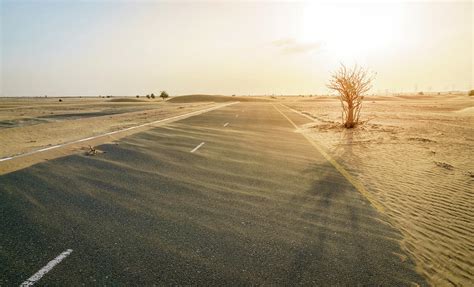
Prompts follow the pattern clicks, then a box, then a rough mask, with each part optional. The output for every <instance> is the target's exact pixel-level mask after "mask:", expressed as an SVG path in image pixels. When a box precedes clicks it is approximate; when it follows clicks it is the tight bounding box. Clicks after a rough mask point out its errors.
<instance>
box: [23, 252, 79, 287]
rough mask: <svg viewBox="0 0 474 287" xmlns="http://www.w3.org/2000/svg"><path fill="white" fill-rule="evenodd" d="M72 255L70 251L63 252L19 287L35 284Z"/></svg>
mask: <svg viewBox="0 0 474 287" xmlns="http://www.w3.org/2000/svg"><path fill="white" fill-rule="evenodd" d="M71 253H72V249H68V250H66V251H64V252H63V253H61V254H59V255H58V256H57V257H56V258H54V259H53V260H51V261H49V262H48V264H46V266H44V267H43V268H41V269H40V270H39V271H38V272H36V273H35V274H33V276H31V277H30V278H28V279H26V281H25V282H23V283H21V285H20V287H26V286H32V285H33V284H35V283H36V282H37V281H38V280H40V279H41V278H42V277H43V276H44V275H46V273H48V272H49V271H51V269H53V268H54V266H56V265H58V264H59V263H61V261H63V260H64V259H65V258H66V257H68V256H69V255H70V254H71Z"/></svg>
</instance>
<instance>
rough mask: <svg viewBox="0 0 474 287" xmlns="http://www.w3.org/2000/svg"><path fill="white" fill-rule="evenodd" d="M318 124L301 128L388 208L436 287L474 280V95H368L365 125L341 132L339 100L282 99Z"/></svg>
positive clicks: (407, 245) (405, 242)
mask: <svg viewBox="0 0 474 287" xmlns="http://www.w3.org/2000/svg"><path fill="white" fill-rule="evenodd" d="M281 102H282V103H283V104H284V105H286V106H288V107H290V108H293V109H295V110H297V111H299V112H301V113H303V114H305V115H307V116H308V117H311V118H312V119H313V120H314V123H312V124H308V125H306V126H304V127H302V128H301V132H303V133H306V134H308V135H310V136H311V137H312V138H314V139H315V140H317V141H318V142H320V143H321V144H322V145H323V146H325V147H326V148H327V150H328V151H329V152H330V154H331V155H333V156H334V157H335V158H336V159H337V160H338V161H339V162H340V163H342V164H343V165H344V166H345V167H346V168H347V169H348V170H349V171H350V172H351V173H352V174H353V175H355V176H356V177H357V178H358V179H359V180H360V181H361V182H362V183H363V184H364V185H365V187H366V188H367V190H368V191H369V192H370V194H371V196H372V199H374V200H375V201H376V202H377V203H378V204H380V205H381V206H383V208H384V210H385V213H386V214H387V215H388V216H389V218H390V219H391V223H392V225H393V226H395V227H396V228H397V229H399V230H400V231H401V232H402V234H403V236H404V239H403V240H402V242H401V243H402V246H403V248H404V249H405V250H406V251H407V252H408V253H409V254H410V255H412V256H413V258H414V259H415V261H416V263H417V268H418V270H419V272H420V273H422V274H423V275H424V276H425V277H426V278H428V280H429V282H430V283H431V284H432V285H434V286H447V285H456V286H469V285H470V284H472V282H474V269H473V263H474V262H473V249H472V248H473V246H474V237H473V233H472V231H473V230H474V208H473V207H474V192H473V190H474V188H473V184H474V162H473V160H472V159H473V158H474V97H469V96H467V95H466V94H440V95H438V94H433V95H400V96H367V97H366V99H365V102H364V106H363V108H362V118H361V119H362V121H365V123H363V124H362V125H361V126H359V127H357V128H355V129H352V130H347V129H344V128H342V127H341V124H340V122H341V119H340V117H341V115H340V103H339V101H338V100H337V98H334V97H324V96H319V97H318V96H316V97H297V98H290V97H286V98H284V100H282V101H281Z"/></svg>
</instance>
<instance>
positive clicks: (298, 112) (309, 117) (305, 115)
mask: <svg viewBox="0 0 474 287" xmlns="http://www.w3.org/2000/svg"><path fill="white" fill-rule="evenodd" d="M280 105H281V106H282V107H285V108H287V109H290V110H292V111H293V112H295V113H297V114H300V115H302V116H303V117H305V118H307V119H310V120H311V121H313V122H314V121H315V119H314V118H312V117H311V116H309V115H307V114H304V113H302V112H300V111H297V110H295V109H293V108H290V107H289V106H287V105H284V104H280Z"/></svg>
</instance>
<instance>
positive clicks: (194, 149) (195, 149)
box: [191, 142, 204, 152]
mask: <svg viewBox="0 0 474 287" xmlns="http://www.w3.org/2000/svg"><path fill="white" fill-rule="evenodd" d="M203 145H204V142H202V143H200V144H199V145H198V146H197V147H195V148H193V150H192V151H191V152H195V151H197V150H198V149H199V148H200V147H202V146H203Z"/></svg>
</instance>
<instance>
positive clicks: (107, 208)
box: [0, 103, 426, 286]
mask: <svg viewBox="0 0 474 287" xmlns="http://www.w3.org/2000/svg"><path fill="white" fill-rule="evenodd" d="M278 109H279V110H280V111H281V112H280V111H279V110H278ZM282 113H283V114H282ZM284 115H286V117H285V116H284ZM290 121H292V122H293V123H294V124H295V125H297V126H298V125H301V124H305V123H307V122H308V121H309V120H308V119H306V118H304V117H303V116H301V115H298V114H296V113H294V112H292V111H291V110H288V109H286V108H284V107H282V106H279V105H276V106H275V105H273V104H271V103H238V104H235V105H231V106H226V107H223V108H221V109H218V110H213V111H210V112H207V113H205V114H201V115H197V116H194V117H190V118H187V119H184V120H180V121H177V122H173V123H169V124H166V125H164V126H162V127H157V128H153V129H150V130H148V131H144V132H141V133H137V134H134V135H132V136H129V137H126V138H123V139H121V140H120V141H119V142H118V143H112V144H106V145H102V146H100V147H99V149H101V150H103V151H105V152H106V153H103V154H99V155H97V156H94V157H88V156H85V155H72V156H67V157H63V158H59V159H55V160H51V161H48V162H44V163H40V164H37V165H35V166H32V167H29V168H26V169H23V170H20V171H16V172H13V173H10V174H6V175H3V176H0V218H1V220H0V231H1V233H0V262H1V264H0V286H18V285H20V284H22V283H25V285H28V284H33V283H35V285H37V286H45V285H47V286H78V285H79V286H81V285H86V286H91V285H92V286H94V285H97V286H99V285H100V286H119V285H122V286H132V285H140V286H153V285H257V284H258V285H260V284H265V285H320V286H321V285H322V286H337V285H338V286H344V285H345V286H347V285H351V286H353V285H358V284H359V285H391V286H405V285H410V284H411V283H417V284H419V285H425V284H426V283H425V281H424V279H423V278H422V277H420V275H418V274H417V273H416V272H415V269H414V268H415V267H414V264H413V262H412V261H411V260H410V259H409V257H407V254H406V253H405V252H404V251H403V250H402V249H401V248H400V246H399V243H398V242H399V240H400V239H401V235H400V233H399V232H398V231H397V230H395V229H394V228H393V227H391V225H389V224H387V220H386V218H385V217H384V216H383V214H381V213H380V212H378V211H377V210H376V208H374V206H372V205H371V204H370V202H369V201H368V200H367V199H366V198H365V197H364V196H363V195H362V194H361V193H360V192H358V191H357V189H356V188H355V187H354V186H353V185H352V184H351V183H350V182H349V181H348V180H347V179H346V178H345V177H344V176H343V175H341V173H340V172H339V171H338V170H336V169H335V168H334V166H333V165H332V164H331V163H329V162H328V161H327V160H326V158H324V157H323V156H322V155H321V154H320V153H319V152H318V150H317V149H315V147H314V146H313V145H312V144H311V143H310V142H309V141H308V140H307V139H306V138H305V137H304V136H302V135H301V134H300V133H298V132H297V131H296V130H295V127H294V126H293V124H292V123H291V122H290ZM48 263H49V264H48ZM29 278H30V281H27V280H28V279H29Z"/></svg>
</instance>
